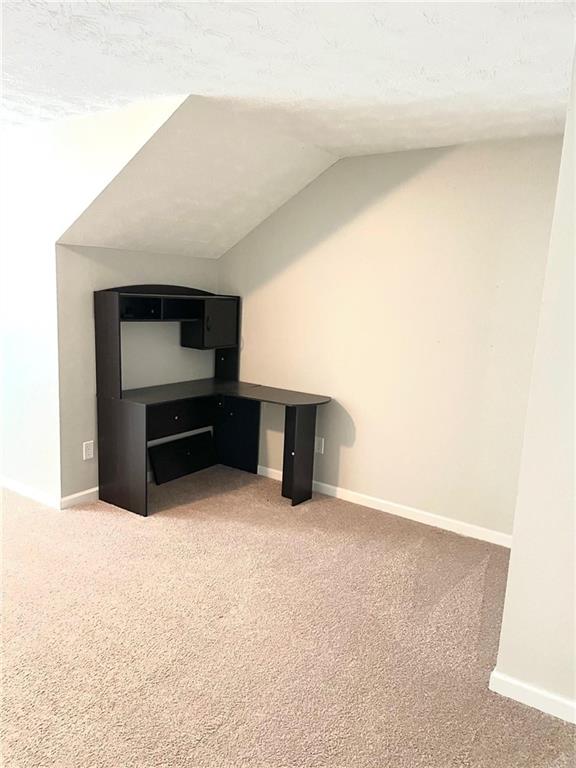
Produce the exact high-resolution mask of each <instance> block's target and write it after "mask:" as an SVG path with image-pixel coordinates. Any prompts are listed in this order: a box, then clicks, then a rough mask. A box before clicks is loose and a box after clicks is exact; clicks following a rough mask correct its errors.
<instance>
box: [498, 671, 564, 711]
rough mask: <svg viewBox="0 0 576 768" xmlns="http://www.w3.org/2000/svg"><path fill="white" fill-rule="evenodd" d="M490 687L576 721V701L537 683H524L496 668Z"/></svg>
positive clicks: (515, 698) (509, 697)
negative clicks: (540, 686) (539, 686)
mask: <svg viewBox="0 0 576 768" xmlns="http://www.w3.org/2000/svg"><path fill="white" fill-rule="evenodd" d="M488 687H489V688H490V690H491V691H494V693H499V694H500V695H501V696H506V697H507V698H508V699H514V701H519V702H520V703H521V704H527V705H528V706H529V707H534V709H539V710H540V712H545V713H546V714H547V715H553V716H554V717H559V718H560V719H561V720H566V721H567V722H569V723H576V701H573V700H571V699H567V698H565V697H564V696H559V695H558V694H557V693H552V692H551V691H547V690H545V689H544V688H538V687H537V686H536V685H530V683H524V682H522V680H518V679H517V678H515V677H510V675H505V674H504V673H503V672H498V671H497V670H496V669H494V670H492V673H491V675H490V684H489V686H488Z"/></svg>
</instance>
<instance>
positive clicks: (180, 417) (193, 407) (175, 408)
mask: <svg viewBox="0 0 576 768" xmlns="http://www.w3.org/2000/svg"><path fill="white" fill-rule="evenodd" d="M215 411H216V398H214V397H195V398H194V399H192V400H175V401H174V402H172V403H161V404H160V405H149V406H148V427H147V432H146V436H147V438H148V440H156V439H158V438H159V437H168V435H177V434H178V433H179V432H188V431H190V430H192V429H200V428H201V427H210V426H212V425H213V424H214V414H215Z"/></svg>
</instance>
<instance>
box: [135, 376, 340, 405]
mask: <svg viewBox="0 0 576 768" xmlns="http://www.w3.org/2000/svg"><path fill="white" fill-rule="evenodd" d="M217 395H230V396H232V397H241V398H244V399H246V400H259V401H260V402H262V403H276V404H277V405H322V404H323V403H328V402H330V398H329V397H325V396H324V395H311V394H309V393H307V392H293V391H292V390H289V389H278V388H277V387H266V386H263V385H261V384H250V383H248V382H245V381H222V380H220V379H196V380H193V381H179V382H177V383H175V384H159V385H157V386H155V387H142V388H141V389H125V390H124V391H123V392H122V399H123V400H130V401H131V402H133V403H143V404H144V405H157V404H159V403H168V402H171V401H173V400H188V399H190V398H194V397H211V396H217Z"/></svg>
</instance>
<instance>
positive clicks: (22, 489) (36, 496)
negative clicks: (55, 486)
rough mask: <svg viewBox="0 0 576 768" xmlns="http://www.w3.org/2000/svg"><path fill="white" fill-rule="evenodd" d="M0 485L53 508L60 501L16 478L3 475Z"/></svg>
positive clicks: (56, 507)
mask: <svg viewBox="0 0 576 768" xmlns="http://www.w3.org/2000/svg"><path fill="white" fill-rule="evenodd" d="M0 486H1V487H2V488H6V489H7V490H8V491H12V492H13V493H17V494H18V495H19V496H25V497H26V498H27V499H32V501H37V502H38V503H39V504H42V505H43V506H45V507H52V508H54V509H58V507H59V505H60V501H59V499H58V498H54V497H53V496H49V495H48V494H43V493H38V491H37V490H36V489H35V488H32V487H30V486H28V485H25V484H24V483H21V482H19V481H18V480H12V479H11V478H9V477H4V476H3V477H1V478H0Z"/></svg>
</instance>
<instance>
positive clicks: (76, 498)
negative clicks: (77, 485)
mask: <svg viewBox="0 0 576 768" xmlns="http://www.w3.org/2000/svg"><path fill="white" fill-rule="evenodd" d="M92 501H98V486H96V487H95V488H88V489H87V490H86V491H80V492H79V493H72V494H70V496H63V497H62V498H61V499H60V509H68V508H69V507H75V506H76V504H88V503H90V502H92Z"/></svg>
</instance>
